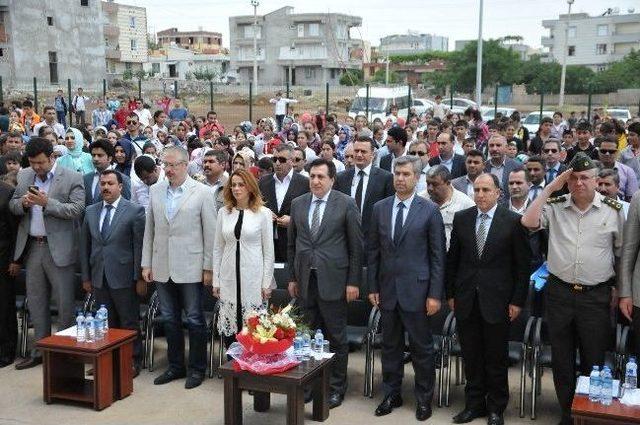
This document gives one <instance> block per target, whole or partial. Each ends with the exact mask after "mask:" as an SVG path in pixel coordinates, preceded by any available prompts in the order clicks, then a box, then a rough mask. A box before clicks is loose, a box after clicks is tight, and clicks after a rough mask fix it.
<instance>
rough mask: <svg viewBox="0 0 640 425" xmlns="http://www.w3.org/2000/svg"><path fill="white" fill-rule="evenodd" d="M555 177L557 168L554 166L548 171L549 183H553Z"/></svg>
mask: <svg viewBox="0 0 640 425" xmlns="http://www.w3.org/2000/svg"><path fill="white" fill-rule="evenodd" d="M555 177H556V170H555V168H552V169H550V170H549V171H547V184H549V183H551V182H552V181H553V179H554V178H555Z"/></svg>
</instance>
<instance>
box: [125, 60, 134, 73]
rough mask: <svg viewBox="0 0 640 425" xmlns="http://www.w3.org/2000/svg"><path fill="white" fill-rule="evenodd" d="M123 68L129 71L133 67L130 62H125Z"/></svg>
mask: <svg viewBox="0 0 640 425" xmlns="http://www.w3.org/2000/svg"><path fill="white" fill-rule="evenodd" d="M124 69H126V70H127V71H131V70H132V69H133V67H132V66H131V62H125V63H124Z"/></svg>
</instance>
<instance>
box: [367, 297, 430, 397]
mask: <svg viewBox="0 0 640 425" xmlns="http://www.w3.org/2000/svg"><path fill="white" fill-rule="evenodd" d="M380 312H381V321H380V324H381V326H382V387H383V390H384V393H385V396H388V395H399V394H400V392H401V387H402V377H403V375H404V352H405V339H404V335H405V332H406V333H407V334H408V335H409V350H410V351H411V362H412V364H413V370H414V372H415V388H414V392H415V396H416V401H418V402H420V403H421V404H431V400H432V398H433V387H434V383H435V377H436V368H435V354H434V348H433V336H432V335H431V330H430V329H429V318H428V317H427V314H426V313H425V312H424V311H420V312H413V311H404V310H402V309H401V308H400V305H399V304H396V308H395V309H393V310H384V309H381V310H380Z"/></svg>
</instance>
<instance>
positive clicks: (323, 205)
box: [309, 190, 331, 229]
mask: <svg viewBox="0 0 640 425" xmlns="http://www.w3.org/2000/svg"><path fill="white" fill-rule="evenodd" d="M330 194H331V190H329V191H328V192H327V193H326V194H325V195H324V196H323V197H322V198H318V197H317V196H316V195H311V208H309V229H311V223H312V221H313V212H314V211H315V209H316V208H317V207H318V206H317V205H316V201H317V200H322V201H323V202H321V203H320V205H319V208H320V211H319V213H318V214H320V224H322V217H324V210H325V208H326V207H327V202H328V201H329V195H330Z"/></svg>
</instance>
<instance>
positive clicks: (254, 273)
mask: <svg viewBox="0 0 640 425" xmlns="http://www.w3.org/2000/svg"><path fill="white" fill-rule="evenodd" d="M223 194H224V203H225V206H224V207H223V208H220V211H219V212H218V222H217V225H216V239H215V243H214V248H213V270H214V280H213V295H214V296H215V297H217V298H219V299H220V315H219V320H218V332H220V334H221V335H222V336H223V337H224V343H225V346H228V345H229V344H230V343H231V342H233V341H234V340H235V334H236V333H237V332H240V331H241V330H242V326H243V323H244V319H246V316H247V314H248V313H250V312H252V311H254V310H260V309H262V308H264V303H265V301H267V300H268V298H269V297H270V296H271V288H272V281H273V263H274V253H273V221H272V214H271V210H269V209H268V208H267V207H265V206H263V202H262V195H261V193H260V189H259V188H258V182H257V181H256V179H255V177H253V175H252V174H251V173H250V172H249V171H247V170H244V169H238V170H235V171H234V172H233V173H231V176H230V177H229V179H228V180H227V183H226V185H225V187H224V191H223Z"/></svg>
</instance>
